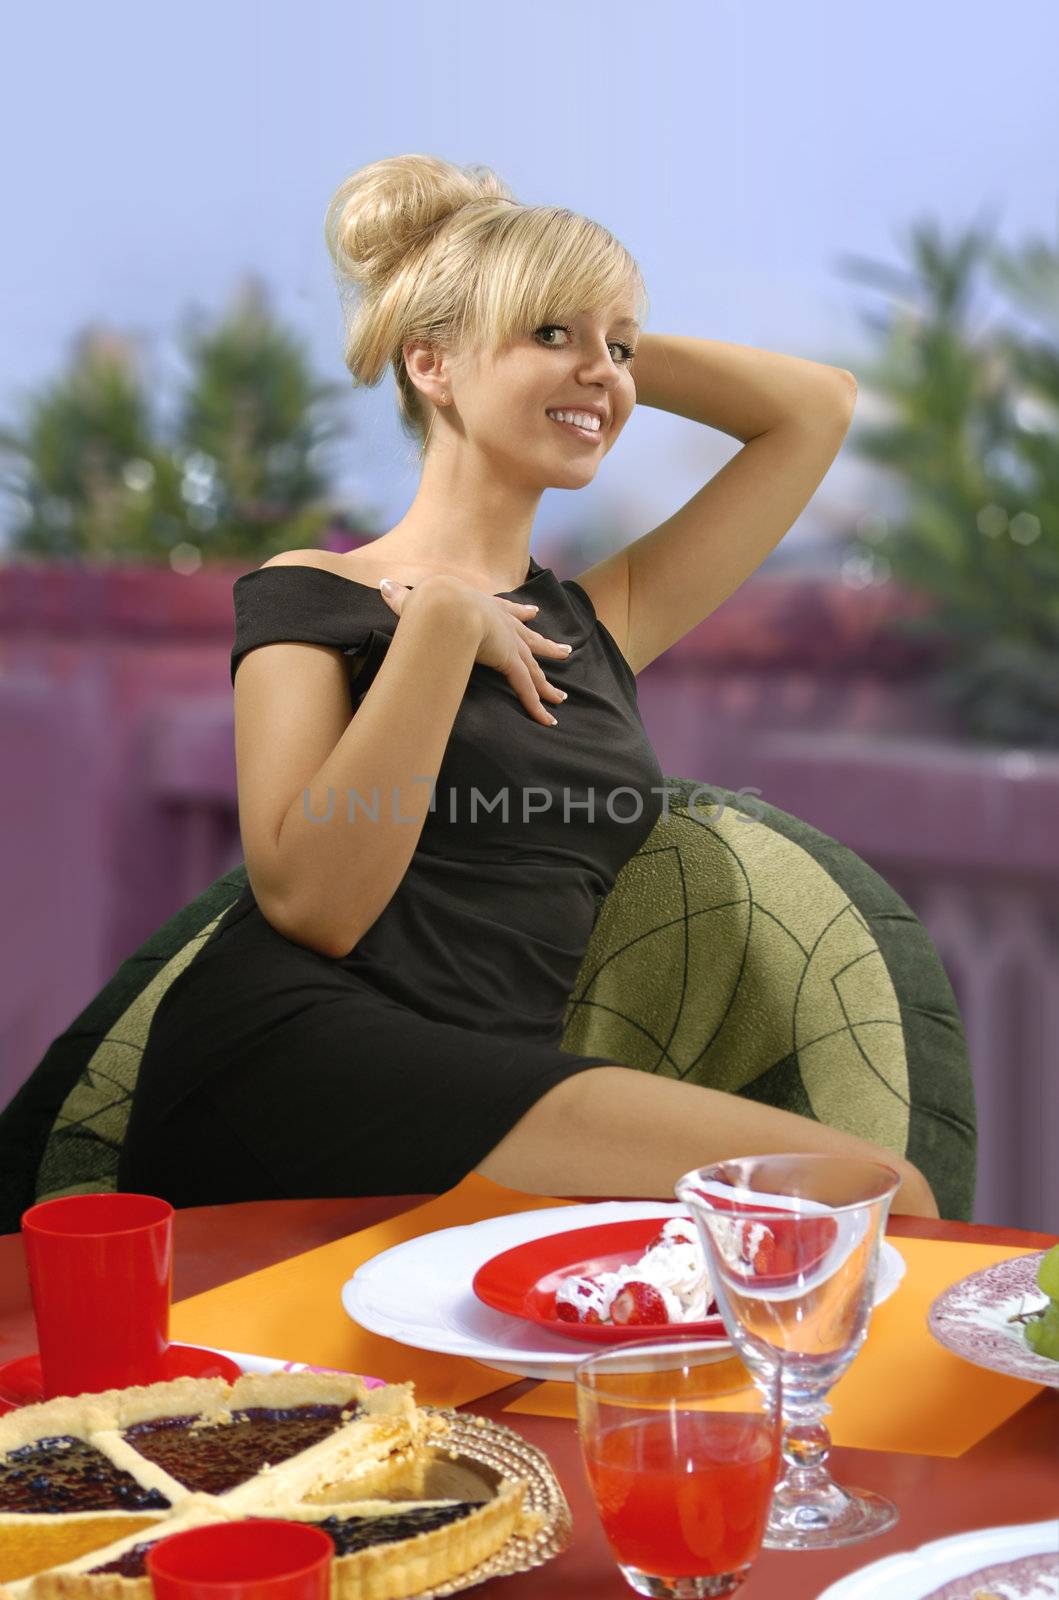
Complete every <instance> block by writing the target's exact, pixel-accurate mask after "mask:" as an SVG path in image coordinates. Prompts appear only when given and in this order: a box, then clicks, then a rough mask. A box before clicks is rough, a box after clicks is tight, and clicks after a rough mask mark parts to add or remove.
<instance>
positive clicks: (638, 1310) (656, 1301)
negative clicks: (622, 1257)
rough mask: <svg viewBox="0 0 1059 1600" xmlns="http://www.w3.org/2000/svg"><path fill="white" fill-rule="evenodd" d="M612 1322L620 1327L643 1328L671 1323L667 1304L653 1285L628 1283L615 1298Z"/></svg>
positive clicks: (611, 1312)
mask: <svg viewBox="0 0 1059 1600" xmlns="http://www.w3.org/2000/svg"><path fill="white" fill-rule="evenodd" d="M610 1320H611V1322H614V1323H617V1325H618V1326H619V1327H622V1328H625V1327H634V1326H642V1325H646V1324H648V1323H651V1324H657V1323H660V1322H668V1321H669V1312H668V1311H667V1310H666V1303H665V1301H664V1300H663V1298H662V1296H661V1294H660V1293H659V1291H658V1290H657V1289H656V1288H655V1286H654V1284H653V1283H639V1282H635V1281H634V1282H632V1283H627V1284H626V1285H625V1287H624V1288H623V1289H621V1290H619V1292H618V1293H617V1294H616V1295H615V1296H614V1299H613V1300H612V1301H611V1305H610Z"/></svg>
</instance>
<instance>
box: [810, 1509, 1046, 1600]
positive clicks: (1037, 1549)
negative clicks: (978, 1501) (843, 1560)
mask: <svg viewBox="0 0 1059 1600" xmlns="http://www.w3.org/2000/svg"><path fill="white" fill-rule="evenodd" d="M1056 1549H1057V1543H1056V1525H1055V1523H1054V1522H1025V1523H1021V1524H1020V1525H1019V1526H1018V1527H1007V1528H976V1529H975V1530H974V1531H973V1532H971V1533H956V1534H953V1535H952V1536H951V1537H950V1538H948V1539H933V1540H932V1541H931V1542H930V1544H921V1545H920V1546H919V1549H918V1550H904V1551H902V1552H901V1554H900V1555H896V1556H884V1557H883V1558H882V1560H881V1561H873V1562H872V1563H871V1565H870V1566H868V1567H861V1568H860V1570H859V1571H858V1572H851V1573H850V1574H849V1576H848V1577H845V1578H840V1579H839V1580H838V1582H837V1583H833V1584H832V1585H831V1587H830V1588H829V1589H825V1590H824V1591H823V1592H822V1593H821V1594H820V1595H818V1596H817V1600H925V1597H926V1596H927V1595H930V1594H932V1593H933V1592H934V1590H935V1589H940V1587H941V1585H942V1584H943V1583H950V1582H951V1581H952V1580H953V1579H954V1578H962V1577H972V1576H973V1575H974V1574H975V1573H977V1572H979V1571H980V1570H981V1568H982V1567H989V1566H992V1565H994V1563H996V1562H1000V1561H1017V1560H1019V1559H1020V1557H1022V1556H1040V1557H1041V1561H1040V1563H1039V1570H1038V1572H1037V1573H1035V1574H1034V1580H1033V1581H1031V1582H1030V1584H1029V1586H1026V1585H1025V1584H1023V1585H1022V1586H1021V1587H1019V1588H1017V1589H1016V1588H1015V1587H1011V1588H1004V1589H1000V1590H997V1593H998V1594H1003V1595H1004V1596H1005V1600H1051V1597H1052V1596H1059V1554H1057V1553H1056Z"/></svg>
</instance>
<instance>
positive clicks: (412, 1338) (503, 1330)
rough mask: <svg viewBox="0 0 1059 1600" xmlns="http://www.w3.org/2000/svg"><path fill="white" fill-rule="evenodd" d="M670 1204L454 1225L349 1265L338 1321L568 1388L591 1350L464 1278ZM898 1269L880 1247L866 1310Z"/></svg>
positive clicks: (616, 1204) (673, 1211)
mask: <svg viewBox="0 0 1059 1600" xmlns="http://www.w3.org/2000/svg"><path fill="white" fill-rule="evenodd" d="M686 1215H687V1207H686V1206H684V1205H682V1204H681V1203H680V1202H676V1201H670V1202H666V1201H659V1200H604V1201H601V1202H599V1203H597V1204H595V1205H580V1206H556V1207H552V1208H549V1209H547V1210H542V1211H520V1212H517V1213H516V1214H515V1215H514V1216H505V1217H487V1218H486V1219H485V1220H484V1221H482V1222H474V1223H470V1224H469V1225H468V1226H466V1227H462V1228H441V1229H439V1230H438V1231H437V1232H436V1233H428V1234H423V1235H422V1236H421V1237H420V1238H417V1239H408V1240H406V1241H405V1242H404V1243H403V1244H397V1245H394V1246H393V1247H392V1248H391V1249H389V1250H384V1251H382V1253H381V1254H380V1255H377V1256H373V1257H372V1259H371V1260H370V1261H366V1262H365V1263H364V1265H363V1266H361V1267H358V1268H357V1270H356V1272H355V1273H354V1274H353V1276H352V1278H350V1279H349V1281H348V1282H347V1283H346V1284H344V1285H343V1288H342V1304H343V1306H344V1307H345V1309H346V1312H347V1314H348V1316H349V1317H350V1318H351V1319H352V1320H353V1321H354V1322H356V1323H358V1324H359V1325H360V1326H361V1327H362V1328H367V1329H368V1331H369V1332H370V1333H378V1334H382V1335H383V1336H384V1337H385V1338H387V1339H395V1340H396V1341H397V1342H398V1343H399V1344H407V1345H411V1346H412V1347H413V1348H414V1349H417V1350H436V1351H439V1352H440V1353H442V1354H443V1355H454V1356H468V1357H470V1359H471V1360H472V1361H481V1362H483V1363H484V1364H485V1366H487V1367H495V1368H497V1369H498V1370H499V1371H500V1372H510V1373H513V1374H514V1375H515V1376H516V1377H522V1378H541V1379H558V1380H559V1381H560V1382H567V1383H572V1382H573V1369H574V1367H576V1366H577V1364H578V1362H579V1361H584V1360H585V1359H586V1357H587V1356H589V1355H591V1353H592V1350H593V1349H594V1348H595V1347H594V1346H588V1345H586V1344H585V1343H584V1341H583V1340H574V1339H563V1338H560V1337H559V1336H558V1335H555V1334H550V1333H545V1332H544V1330H543V1329H539V1328H534V1327H533V1325H532V1324H531V1323H529V1322H523V1321H522V1320H521V1318H518V1317H509V1316H505V1315H504V1313H503V1312H500V1311H492V1310H490V1308H489V1307H488V1306H486V1305H483V1304H482V1302H481V1301H480V1300H479V1299H478V1298H477V1296H476V1295H475V1294H474V1292H473V1290H472V1289H471V1280H472V1279H473V1277H474V1275H475V1273H476V1272H477V1271H478V1268H479V1267H481V1266H484V1264H485V1262H487V1261H489V1260H490V1259H491V1258H492V1257H493V1256H495V1255H497V1254H499V1252H500V1251H501V1250H509V1249H510V1248H511V1247H512V1245H516V1244H524V1243H526V1241H527V1240H529V1239H541V1238H543V1237H544V1236H545V1235H546V1234H553V1233H568V1232H570V1231H571V1230H572V1229H574V1228H590V1227H595V1226H597V1225H598V1224H600V1223H604V1222H627V1221H639V1219H640V1218H642V1217H659V1218H665V1217H680V1216H686ZM904 1271H905V1264H904V1260H903V1258H902V1257H901V1255H900V1254H899V1253H898V1252H897V1251H896V1250H895V1249H894V1247H893V1245H891V1244H889V1243H887V1242H885V1241H884V1243H883V1247H882V1251H881V1254H880V1259H879V1275H878V1280H877V1283H876V1293H875V1304H876V1305H878V1304H879V1303H880V1301H882V1300H885V1299H887V1298H888V1296H889V1295H891V1294H893V1292H894V1290H895V1289H896V1288H897V1285H898V1284H899V1283H900V1281H901V1278H902V1277H903V1276H904ZM726 1343H727V1341H725V1340H717V1341H716V1346H717V1348H718V1349H723V1348H724V1347H725V1345H726Z"/></svg>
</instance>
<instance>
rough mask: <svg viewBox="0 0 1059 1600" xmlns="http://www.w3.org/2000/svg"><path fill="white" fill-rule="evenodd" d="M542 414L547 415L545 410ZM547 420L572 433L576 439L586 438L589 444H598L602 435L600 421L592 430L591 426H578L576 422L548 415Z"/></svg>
mask: <svg viewBox="0 0 1059 1600" xmlns="http://www.w3.org/2000/svg"><path fill="white" fill-rule="evenodd" d="M544 414H545V416H546V417H547V416H548V413H547V412H545V413H544ZM548 421H549V422H553V423H554V424H555V426H556V427H557V428H565V429H566V431H567V433H572V434H574V436H575V437H576V438H578V439H587V440H588V442H589V443H590V444H598V443H599V441H600V440H601V439H602V437H603V425H602V423H601V424H600V426H599V428H597V429H596V430H595V431H593V429H591V428H579V427H578V425H577V423H576V422H560V421H559V419H558V418H557V417H548Z"/></svg>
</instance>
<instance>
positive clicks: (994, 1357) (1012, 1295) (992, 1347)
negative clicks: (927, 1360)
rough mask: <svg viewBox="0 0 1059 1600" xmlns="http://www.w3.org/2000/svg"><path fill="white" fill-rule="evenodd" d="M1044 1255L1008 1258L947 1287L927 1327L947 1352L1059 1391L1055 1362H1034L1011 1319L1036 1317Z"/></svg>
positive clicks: (1017, 1324) (1057, 1363)
mask: <svg viewBox="0 0 1059 1600" xmlns="http://www.w3.org/2000/svg"><path fill="white" fill-rule="evenodd" d="M1043 1254H1044V1251H1043V1250H1037V1251H1035V1252H1034V1254H1033V1255H1028V1256H1011V1257H1010V1258H1009V1259H1008V1260H1007V1261H998V1262H997V1263H996V1265H995V1266H992V1267H983V1268H982V1270H981V1271H980V1272H972V1273H971V1275H970V1277H968V1278H961V1279H960V1281H959V1282H958V1283H954V1284H952V1285H951V1286H950V1287H949V1288H948V1289H946V1290H945V1291H944V1293H943V1294H939V1296H938V1298H937V1299H936V1300H935V1301H934V1304H933V1305H932V1306H931V1308H930V1313H929V1316H928V1318H927V1326H928V1327H929V1328H930V1331H931V1333H932V1334H933V1335H934V1337H935V1339H937V1341H938V1343H939V1344H943V1345H944V1346H945V1348H946V1350H952V1351H953V1352H954V1353H955V1354H956V1355H958V1356H963V1358H964V1360H965V1361H973V1362H974V1364H975V1366H976V1367H989V1368H990V1369H991V1370H992V1371H993V1372H1004V1373H1007V1374H1008V1375H1009V1376H1010V1377H1012V1378H1025V1379H1026V1381H1027V1382H1028V1383H1043V1384H1047V1385H1048V1386H1049V1387H1051V1388H1053V1389H1059V1361H1053V1360H1052V1359H1051V1357H1050V1356H1039V1355H1038V1354H1037V1352H1036V1351H1035V1350H1031V1349H1030V1347H1029V1345H1028V1344H1027V1343H1026V1335H1025V1333H1024V1331H1023V1324H1022V1323H1021V1322H1015V1321H1012V1318H1013V1317H1017V1316H1021V1315H1022V1314H1023V1313H1024V1312H1032V1311H1039V1310H1040V1309H1041V1307H1042V1306H1044V1305H1045V1304H1046V1303H1047V1302H1046V1300H1045V1297H1044V1295H1043V1294H1042V1293H1041V1291H1040V1290H1039V1289H1038V1287H1037V1267H1038V1266H1039V1264H1040V1260H1041V1257H1042V1255H1043Z"/></svg>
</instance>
